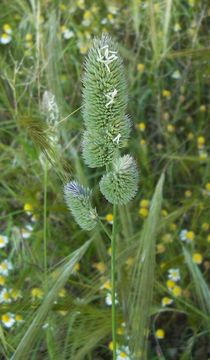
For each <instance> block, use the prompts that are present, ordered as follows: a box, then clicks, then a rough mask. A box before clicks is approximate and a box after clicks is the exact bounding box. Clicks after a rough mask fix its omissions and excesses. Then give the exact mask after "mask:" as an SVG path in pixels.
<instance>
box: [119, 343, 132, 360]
mask: <svg viewBox="0 0 210 360" xmlns="http://www.w3.org/2000/svg"><path fill="white" fill-rule="evenodd" d="M130 359H131V357H130V350H129V347H128V346H122V347H120V348H119V349H117V360H130Z"/></svg>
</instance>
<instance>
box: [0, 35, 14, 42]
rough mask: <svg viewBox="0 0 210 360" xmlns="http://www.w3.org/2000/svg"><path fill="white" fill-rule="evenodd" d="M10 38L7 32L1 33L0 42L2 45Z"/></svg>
mask: <svg viewBox="0 0 210 360" xmlns="http://www.w3.org/2000/svg"><path fill="white" fill-rule="evenodd" d="M11 40H12V37H11V36H10V35H9V34H6V33H3V34H1V36H0V43H1V44H3V45H7V44H9V43H10V41H11Z"/></svg>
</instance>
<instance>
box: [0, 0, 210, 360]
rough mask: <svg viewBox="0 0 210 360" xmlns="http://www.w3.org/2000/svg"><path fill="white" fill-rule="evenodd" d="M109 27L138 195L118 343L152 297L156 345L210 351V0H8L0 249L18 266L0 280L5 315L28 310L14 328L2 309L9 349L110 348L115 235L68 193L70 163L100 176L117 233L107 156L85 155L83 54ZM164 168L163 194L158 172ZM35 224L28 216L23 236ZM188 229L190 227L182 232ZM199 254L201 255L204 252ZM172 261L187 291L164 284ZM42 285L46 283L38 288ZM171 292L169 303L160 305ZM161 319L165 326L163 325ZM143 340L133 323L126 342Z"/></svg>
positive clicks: (123, 273)
mask: <svg viewBox="0 0 210 360" xmlns="http://www.w3.org/2000/svg"><path fill="white" fill-rule="evenodd" d="M5 24H8V25H9V26H8V25H7V26H5ZM9 28H11V31H12V32H11V33H10V31H9V30H8V29H9ZM67 30H69V32H70V35H68V34H69V33H68V32H67V35H66V31H67ZM103 31H107V32H108V33H109V34H110V35H111V36H112V37H113V39H114V40H115V41H117V42H118V44H119V51H120V53H121V56H122V58H123V59H124V65H125V72H126V73H125V77H126V79H127V86H128V93H129V101H128V113H129V115H130V117H131V119H132V121H133V123H134V126H133V128H132V131H131V135H130V140H129V148H127V149H125V153H131V154H132V156H133V157H134V158H135V159H136V161H137V165H138V168H139V171H140V188H139V190H138V193H137V195H136V197H135V199H134V200H133V201H132V202H130V203H129V205H127V206H126V207H125V206H121V207H120V208H119V209H118V211H119V213H118V225H117V231H118V238H117V279H118V280H117V288H118V291H117V294H118V300H119V305H118V314H117V319H118V327H119V328H120V329H121V330H118V343H119V346H121V347H122V346H123V345H127V343H128V341H127V338H126V336H127V335H128V333H129V331H130V329H131V328H132V329H135V331H136V329H138V331H139V336H140V335H141V339H142V336H144V331H145V328H140V329H139V323H135V321H131V324H130V327H129V328H128V327H127V328H126V330H125V329H124V328H123V326H122V322H123V321H126V320H127V324H128V322H129V321H128V319H133V320H134V319H138V318H139V319H141V317H142V309H144V310H145V311H146V312H147V311H148V312H149V313H150V315H151V316H150V317H151V318H150V323H147V319H143V320H142V323H143V325H144V326H145V327H146V330H147V331H148V334H149V335H148V341H147V344H146V347H147V349H148V359H152V360H155V359H181V360H185V359H208V357H209V356H210V348H209V330H210V329H209V324H210V312H209V311H210V309H209V287H208V284H209V269H210V255H209V243H210V220H209V219H210V210H209V199H210V161H209V151H210V142H209V141H210V136H209V129H210V122H209V113H210V107H209V81H210V50H209V36H210V5H209V4H208V1H207V0H206V1H205V0H204V1H199V0H198V1H196V0H184V1H178V0H174V1H172V0H165V1H162V0H160V1H155V0H148V1H139V0H138V1H137V0H132V1H129V2H127V1H123V0H122V1H108V0H107V1H104V0H103V1H100V2H98V1H95V2H94V1H85V0H75V1H73V0H72V1H68V0H63V1H57V0H30V1H26V0H13V1H9V2H8V1H5V0H2V1H1V15H0V39H1V40H0V42H1V43H0V53H1V56H0V198H1V202H0V219H1V222H0V233H1V234H4V235H7V236H8V238H9V243H8V245H7V247H5V248H1V249H0V262H2V261H3V260H4V259H8V260H9V261H11V262H12V264H13V270H12V271H11V272H10V273H9V276H7V277H6V283H5V285H2V286H1V289H0V291H1V290H2V289H3V288H7V289H15V290H17V291H19V292H20V294H21V296H19V297H18V298H17V299H16V300H15V299H14V298H13V299H12V301H11V302H10V303H1V307H0V317H1V319H2V316H3V315H4V314H5V313H8V312H9V313H13V314H19V315H21V316H22V319H23V321H22V322H19V323H18V321H17V322H16V323H15V325H14V327H12V328H11V329H7V328H5V326H4V324H3V322H2V321H1V327H0V338H1V344H0V353H1V358H2V359H9V358H11V356H12V355H13V359H18V358H22V359H27V358H30V359H59V360H60V359H63V360H64V359H74V360H76V359H85V360H91V359H92V360H96V359H97V360H99V359H105V360H106V359H111V357H112V353H111V351H110V349H109V346H108V344H109V342H110V341H111V311H110V307H108V306H107V305H106V304H105V297H106V294H107V290H106V289H104V288H103V289H102V288H101V287H103V284H105V283H106V282H107V281H108V280H109V279H110V255H109V250H108V249H109V247H110V241H109V238H108V236H107V235H106V234H104V232H103V229H102V228H101V227H97V229H96V230H94V231H93V232H91V233H87V232H85V231H81V230H80V229H79V227H78V225H77V224H76V223H75V221H74V219H73V218H72V217H71V215H70V214H69V212H68V209H67V208H66V205H65V202H64V198H63V184H64V183H65V182H66V181H68V180H70V179H71V177H73V178H75V179H76V180H78V182H79V183H81V184H83V186H85V187H88V186H89V187H90V188H92V189H93V199H94V207H95V206H96V207H97V209H99V213H100V214H99V215H100V217H101V220H102V222H103V224H104V227H105V229H106V231H107V233H108V234H109V233H110V231H111V224H110V223H109V221H108V217H107V214H110V213H112V207H111V206H110V205H109V204H108V203H107V202H106V201H105V199H104V198H102V196H101V194H100V192H99V187H98V182H99V179H100V178H101V175H102V174H103V170H102V169H101V168H99V169H97V170H96V169H89V168H88V167H87V166H85V164H84V161H83V158H82V156H81V139H82V137H83V133H84V123H83V120H82V111H83V108H82V95H81V94H82V79H83V74H84V65H83V64H84V58H85V54H86V53H87V51H88V48H89V47H90V46H91V43H92V40H93V38H94V36H100V35H101V33H102V32H103ZM4 34H7V35H9V36H11V39H10V41H9V42H8V44H3V43H2V39H5V36H3V35H4ZM65 37H70V38H68V39H66V38H65ZM46 90H47V91H50V92H51V93H52V94H54V96H55V100H56V103H57V106H58V109H59V118H58V120H57V121H56V122H55V123H54V124H52V123H49V122H47V121H46V117H45V114H44V113H43V109H42V98H43V94H44V92H45V91H46ZM163 170H164V171H165V182H164V188H163V200H162V188H161V186H160V182H159V187H156V184H157V183H158V180H159V178H160V176H161V174H162V172H163ZM162 179H163V178H162ZM155 188H156V193H155V196H154V197H153V203H152V204H153V205H151V200H152V196H153V194H154V192H155ZM157 189H158V190H157ZM154 199H155V200H154ZM142 200H148V201H149V205H150V208H148V206H147V205H146V206H145V203H143V204H142ZM161 201H162V212H161V216H160V218H159V216H158V213H159V212H160V206H161ZM25 204H30V206H31V214H30V215H28V214H27V212H26V211H25V210H24V205H25ZM143 205H144V206H143ZM148 213H149V216H148ZM28 225H31V226H32V229H33V230H28V231H29V237H28V238H25V237H24V234H25V232H26V230H27V226H28ZM154 225H155V226H154ZM182 230H187V231H188V232H191V237H192V238H193V240H191V241H182V240H180V232H181V231H182ZM88 240H90V242H87V241H88ZM155 240H156V241H157V242H156V245H155ZM86 242H87V243H86ZM85 244H86V245H85ZM74 251H76V253H74ZM72 254H73V255H72ZM193 254H199V255H200V256H201V263H200V264H195V263H194V262H193V259H195V258H193ZM143 255H145V256H146V257H145V262H142V263H141V259H142V256H143ZM155 255H156V256H155ZM155 258H156V263H155ZM194 261H195V260H194ZM78 264H80V265H78ZM98 264H100V265H98ZM142 264H143V265H142ZM75 265H76V267H75ZM79 266H80V268H79V269H78V267H79ZM66 269H67V270H68V271H67V272H66ZM76 269H77V270H76ZM169 269H179V270H180V275H181V279H180V281H179V282H178V284H177V286H179V287H180V288H181V294H180V295H179V296H177V293H176V292H175V293H173V291H171V290H170V289H169V288H168V286H167V283H166V282H167V280H168V270H169ZM59 284H60V285H59ZM34 288H38V289H40V291H41V293H40V297H38V296H36V297H35V299H34V298H33V289H34ZM63 288H65V291H63V293H62V292H60V290H62V289H63ZM59 292H60V295H59ZM152 292H153V300H152V306H150V305H151V299H152ZM164 297H169V298H170V299H172V300H173V303H172V304H171V305H169V306H167V307H163V306H162V304H161V302H162V299H163V298H164ZM40 306H41V307H40ZM33 324H34V325H33ZM30 325H31V327H30ZM43 325H44V327H43ZM30 329H32V330H30ZM122 329H124V330H123V331H122ZM142 329H143V330H142ZM157 329H163V330H164V332H165V336H164V339H159V338H158V336H157V332H156V330H157ZM142 331H143V332H142ZM122 332H123V334H121V333H122ZM24 334H25V336H24ZM142 334H143V335H142ZM21 340H22V342H21ZM23 341H25V342H23ZM132 342H134V344H132ZM143 342H144V341H143ZM137 343H138V336H134V337H133V338H132V339H131V344H130V345H131V346H133V347H134V348H136V344H137ZM18 345H19V347H18ZM141 346H145V345H144V344H141ZM24 349H25V350H24ZM15 350H16V352H15ZM26 350H27V351H26ZM138 350H139V349H137V351H138ZM21 351H23V352H21ZM24 351H25V352H24ZM139 356H140V355H139Z"/></svg>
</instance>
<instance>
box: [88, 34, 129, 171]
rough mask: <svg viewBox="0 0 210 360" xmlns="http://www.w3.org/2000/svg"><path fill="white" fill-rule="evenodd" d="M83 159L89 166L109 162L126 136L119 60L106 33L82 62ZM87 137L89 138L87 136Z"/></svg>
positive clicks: (114, 46)
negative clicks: (83, 69) (83, 67)
mask: <svg viewBox="0 0 210 360" xmlns="http://www.w3.org/2000/svg"><path fill="white" fill-rule="evenodd" d="M83 84H84V90H83V102H84V112H83V117H84V122H85V126H86V129H87V131H86V132H85V134H84V141H83V156H84V160H85V162H86V164H87V165H88V166H90V167H100V166H104V165H107V164H108V163H110V162H111V161H112V160H113V158H114V154H115V150H116V148H119V147H122V146H124V144H125V142H126V141H127V139H128V137H129V132H130V121H129V118H128V117H127V116H126V115H125V111H126V106H127V92H126V83H125V76H124V68H123V64H122V59H121V57H120V55H119V53H118V51H117V46H116V44H115V43H114V42H113V41H112V40H111V38H110V37H109V36H108V35H107V34H103V35H102V37H101V38H100V39H95V40H94V43H93V46H92V48H91V49H90V51H89V54H88V57H87V60H86V63H85V75H84V79H83ZM90 134H91V135H90Z"/></svg>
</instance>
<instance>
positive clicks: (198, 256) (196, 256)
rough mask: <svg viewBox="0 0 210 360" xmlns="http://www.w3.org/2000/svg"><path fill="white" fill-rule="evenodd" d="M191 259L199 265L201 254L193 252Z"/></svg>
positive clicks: (201, 259)
mask: <svg viewBox="0 0 210 360" xmlns="http://www.w3.org/2000/svg"><path fill="white" fill-rule="evenodd" d="M192 261H193V262H194V263H195V264H198V265H200V264H201V263H202V261H203V256H202V255H201V254H200V253H194V254H193V255H192Z"/></svg>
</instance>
